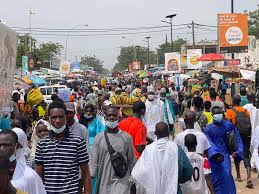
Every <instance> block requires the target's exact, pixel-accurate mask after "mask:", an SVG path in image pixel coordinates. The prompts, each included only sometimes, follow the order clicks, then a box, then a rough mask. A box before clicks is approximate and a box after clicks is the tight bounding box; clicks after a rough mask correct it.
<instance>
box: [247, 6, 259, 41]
mask: <svg viewBox="0 0 259 194" xmlns="http://www.w3.org/2000/svg"><path fill="white" fill-rule="evenodd" d="M248 25H249V35H254V36H255V37H256V38H259V8H258V9H257V10H255V11H251V12H249V21H248Z"/></svg>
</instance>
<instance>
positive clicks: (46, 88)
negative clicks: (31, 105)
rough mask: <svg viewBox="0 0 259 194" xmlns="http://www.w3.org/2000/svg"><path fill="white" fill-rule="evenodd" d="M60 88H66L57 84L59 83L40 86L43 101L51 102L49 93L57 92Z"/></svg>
mask: <svg viewBox="0 0 259 194" xmlns="http://www.w3.org/2000/svg"><path fill="white" fill-rule="evenodd" d="M61 88H67V86H66V85H59V84H56V85H50V86H41V87H40V91H41V93H42V94H43V97H44V101H45V102H47V103H51V102H52V100H51V95H52V94H55V93H57V92H58V90H59V89H61Z"/></svg>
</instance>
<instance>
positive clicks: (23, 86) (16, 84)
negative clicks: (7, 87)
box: [13, 80, 31, 90]
mask: <svg viewBox="0 0 259 194" xmlns="http://www.w3.org/2000/svg"><path fill="white" fill-rule="evenodd" d="M13 86H14V88H15V89H16V90H21V89H24V90H29V89H30V88H31V86H30V85H29V84H26V83H25V82H23V81H21V80H16V81H15V82H14V84H13Z"/></svg>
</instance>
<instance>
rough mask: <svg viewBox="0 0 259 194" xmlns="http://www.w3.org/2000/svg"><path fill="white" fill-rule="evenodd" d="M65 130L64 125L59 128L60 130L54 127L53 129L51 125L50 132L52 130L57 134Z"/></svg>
mask: <svg viewBox="0 0 259 194" xmlns="http://www.w3.org/2000/svg"><path fill="white" fill-rule="evenodd" d="M65 128H66V125H63V126H62V127H60V128H56V127H54V126H52V125H51V130H52V131H53V132H54V133H57V134H59V133H62V132H63V131H64V130H65Z"/></svg>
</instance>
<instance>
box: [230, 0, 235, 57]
mask: <svg viewBox="0 0 259 194" xmlns="http://www.w3.org/2000/svg"><path fill="white" fill-rule="evenodd" d="M231 13H234V0H231ZM231 58H232V59H235V53H232V54H231Z"/></svg>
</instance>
